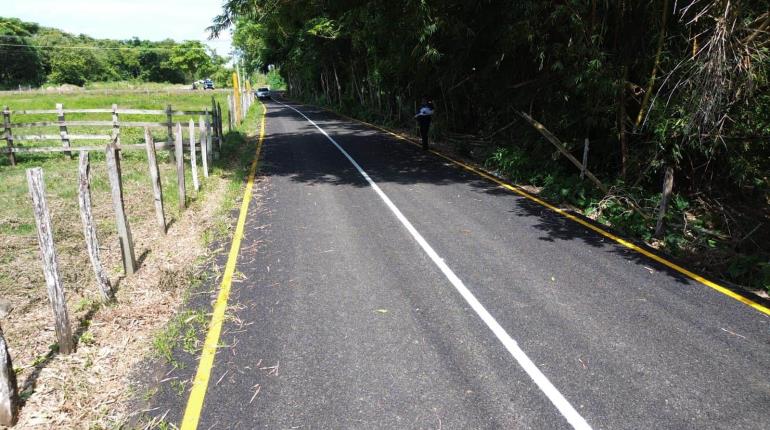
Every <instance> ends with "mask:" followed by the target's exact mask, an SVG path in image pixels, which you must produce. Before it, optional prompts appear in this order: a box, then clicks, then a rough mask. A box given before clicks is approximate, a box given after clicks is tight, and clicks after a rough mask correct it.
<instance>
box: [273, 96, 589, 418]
mask: <svg viewBox="0 0 770 430" xmlns="http://www.w3.org/2000/svg"><path fill="white" fill-rule="evenodd" d="M277 103H279V104H281V105H283V106H286V107H288V108H289V109H292V110H293V111H295V112H297V113H298V114H300V115H301V116H302V117H303V118H305V119H306V120H308V122H310V124H313V125H314V126H315V128H317V129H318V131H320V132H321V134H323V135H324V136H326V138H327V139H329V141H330V142H331V143H332V144H333V145H334V146H336V147H337V149H338V150H339V151H340V152H341V153H342V155H344V156H345V158H347V159H348V161H350V163H351V164H352V165H353V167H355V168H356V170H357V171H358V173H359V174H361V176H363V177H364V179H366V182H368V183H369V186H370V187H371V188H372V189H373V190H374V191H375V192H376V193H377V195H378V196H380V199H382V201H383V202H385V205H386V206H387V207H388V208H389V209H390V211H391V212H393V214H394V215H395V216H396V218H398V220H399V221H401V224H403V226H404V227H406V229H407V231H409V233H410V234H411V235H412V237H413V238H414V240H415V241H417V243H418V244H419V245H420V247H422V249H423V251H425V253H426V254H428V256H429V257H430V259H431V260H432V261H433V263H434V264H436V266H437V267H438V268H439V269H440V270H441V272H442V273H443V274H444V276H446V278H447V279H448V280H449V282H450V283H451V284H452V285H453V286H454V287H455V289H456V290H457V292H459V293H460V295H461V296H462V297H463V298H464V299H465V301H466V302H468V304H469V305H470V307H471V308H472V309H473V310H474V311H475V312H476V314H478V316H479V317H480V318H481V320H482V321H484V323H485V324H486V325H487V327H489V329H490V330H492V333H494V335H495V336H496V337H497V339H498V340H500V342H501V343H502V344H503V346H505V348H506V349H507V350H508V352H509V353H510V354H511V356H513V358H514V359H515V360H516V361H517V362H518V363H519V365H520V366H521V367H522V369H524V371H525V372H527V374H528V375H529V377H530V378H532V380H533V381H534V382H535V384H536V385H537V386H538V387H539V388H540V390H541V391H542V392H543V393H544V394H545V395H546V397H548V400H550V401H551V403H553V405H554V406H556V409H558V410H559V412H560V413H561V414H562V416H564V418H566V420H567V422H569V423H570V424H571V425H572V427H573V428H575V429H581V430H583V429H585V430H590V429H591V426H590V425H588V423H587V422H586V420H585V419H584V418H583V417H582V416H581V415H580V414H579V413H578V412H577V410H575V408H574V407H573V406H572V405H571V404H570V403H569V401H568V400H567V399H566V398H565V397H564V396H563V395H562V394H561V393H560V392H559V390H557V389H556V387H555V386H554V385H553V384H552V383H551V381H549V380H548V378H547V377H546V376H545V375H544V374H543V372H541V371H540V369H538V368H537V366H536V365H535V363H533V362H532V360H531V359H530V358H529V357H528V356H527V354H526V353H524V351H523V350H522V349H521V348H520V347H519V344H518V343H517V342H516V341H515V340H514V339H513V338H512V337H511V336H510V335H509V334H508V333H507V332H506V331H505V329H503V327H502V326H501V325H500V324H499V323H498V322H497V320H495V318H494V317H493V316H492V314H490V313H489V311H487V309H486V308H485V307H484V305H482V304H481V302H479V301H478V299H477V298H476V296H474V295H473V293H471V292H470V290H468V288H467V287H466V286H465V284H463V281H461V280H460V278H458V277H457V275H455V273H454V272H453V271H452V269H450V268H449V266H447V264H446V263H445V262H444V260H443V259H442V258H441V257H439V255H438V254H437V253H436V251H435V250H434V249H433V247H431V246H430V245H429V244H428V242H426V241H425V238H423V237H422V235H421V234H420V233H419V232H418V231H417V230H416V229H415V228H414V226H413V225H412V223H411V222H409V220H408V219H406V217H405V216H404V214H403V213H401V211H400V210H399V209H398V207H396V205H395V204H393V202H392V201H391V200H390V198H389V197H388V196H387V195H386V194H385V193H384V192H383V191H382V190H381V189H380V187H379V186H377V184H376V183H375V182H374V181H373V180H372V178H370V177H369V175H368V174H367V173H366V172H365V171H364V169H362V168H361V166H360V165H359V164H358V163H357V162H356V160H354V159H353V157H351V156H350V154H348V153H347V151H345V150H344V149H342V147H341V146H340V145H339V144H338V143H337V142H336V141H335V140H334V139H332V137H331V136H329V135H328V134H327V133H326V131H324V130H323V129H322V128H321V127H319V126H318V124H316V123H315V122H313V120H311V119H310V118H308V117H307V116H305V114H303V113H302V112H300V111H299V110H297V109H295V108H294V107H292V106H289V105H286V104H283V103H281V102H277Z"/></svg>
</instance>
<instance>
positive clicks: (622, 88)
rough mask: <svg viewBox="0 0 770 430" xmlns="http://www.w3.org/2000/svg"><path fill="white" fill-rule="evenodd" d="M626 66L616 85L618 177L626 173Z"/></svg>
mask: <svg viewBox="0 0 770 430" xmlns="http://www.w3.org/2000/svg"><path fill="white" fill-rule="evenodd" d="M627 81H628V67H626V66H622V78H621V81H620V85H619V86H618V87H619V88H618V140H619V141H620V177H621V178H623V180H625V179H626V174H627V173H628V139H627V137H628V136H627V135H626V82H627Z"/></svg>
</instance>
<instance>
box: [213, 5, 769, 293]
mask: <svg viewBox="0 0 770 430" xmlns="http://www.w3.org/2000/svg"><path fill="white" fill-rule="evenodd" d="M769 24H770V14H769V13H768V3H767V2H765V1H762V2H760V1H749V0H738V1H735V0H732V1H727V0H697V1H696V0H679V1H671V0H644V1H642V0H626V1H598V0H517V1H510V0H483V1H470V0H449V1H437V0H422V1H414V0H388V1H385V0H371V1H350V0H324V1H320V0H287V1H282V2H274V1H268V0H228V1H226V2H225V4H224V8H223V14H222V15H220V16H218V17H217V18H216V19H215V20H214V24H213V26H212V27H211V30H212V32H213V33H214V34H216V33H218V32H220V31H224V30H225V29H226V28H228V27H231V26H232V27H234V44H235V45H236V47H237V48H239V49H240V50H241V53H242V57H243V59H244V61H245V63H246V65H247V66H248V67H249V69H250V70H262V71H263V72H264V71H266V70H267V68H268V67H269V66H270V65H276V66H278V67H279V68H280V71H281V74H282V75H283V77H284V78H285V80H286V82H287V84H288V90H289V92H290V94H291V95H293V96H294V97H299V98H304V99H307V100H313V101H316V102H319V103H327V104H330V105H334V106H337V108H339V109H342V110H344V111H347V112H350V113H355V114H358V115H361V116H366V117H368V118H370V119H374V120H379V121H381V122H383V123H389V124H394V125H402V126H409V124H410V121H411V115H412V113H413V111H414V107H415V103H416V102H417V101H418V100H419V98H420V97H421V96H422V95H423V94H427V95H430V96H432V97H433V98H434V99H435V104H436V107H437V118H436V121H435V123H436V130H435V133H436V134H437V135H438V136H440V137H442V139H443V140H446V141H450V142H455V145H456V146H457V149H458V150H459V151H460V152H461V153H467V154H471V153H472V152H473V153H474V154H475V155H476V156H480V157H481V158H483V159H486V160H488V165H489V166H490V167H491V168H495V169H498V170H500V171H502V172H504V173H507V174H510V175H512V176H514V177H516V178H518V179H520V180H522V181H528V182H533V183H535V185H539V186H542V187H544V191H545V192H546V193H548V192H549V190H550V191H552V192H551V193H550V194H549V195H550V196H552V197H553V198H558V199H560V200H563V201H565V200H566V201H569V202H570V203H572V204H574V205H576V206H578V207H579V208H581V209H583V210H585V211H586V212H587V213H591V214H593V216H595V217H597V218H598V219H600V220H604V221H605V222H607V223H610V224H612V225H613V226H614V227H616V228H618V229H621V230H623V231H625V232H627V233H628V234H633V235H636V236H637V237H640V238H642V239H645V240H649V241H652V240H653V239H654V238H653V237H652V236H653V230H654V227H655V216H654V215H655V212H656V208H657V206H658V205H659V203H660V200H661V198H660V195H661V193H660V190H661V181H662V177H663V172H664V170H665V169H666V168H667V167H672V168H673V169H674V173H675V174H674V177H675V181H674V184H675V185H674V196H673V197H672V201H671V205H670V210H669V211H668V213H667V214H666V220H667V229H666V232H665V235H664V236H663V237H660V238H659V240H658V243H659V245H660V246H662V247H664V248H666V249H667V250H669V252H672V253H676V254H678V255H680V256H681V257H683V258H688V257H690V258H693V257H694V259H696V260H697V262H699V263H701V264H703V266H704V267H710V268H712V269H716V270H718V271H720V272H721V273H723V274H724V273H727V274H728V275H726V276H729V277H730V278H731V279H733V280H735V281H737V282H740V283H744V284H752V285H763V286H766V287H770V270H768V267H770V263H766V262H767V261H768V255H770V252H768V246H767V243H768V241H770V226H768V224H769V223H768V199H770V191H769V190H770V179H768V172H769V171H770V139H769V138H768V137H767V136H768V134H770V104H769V102H770V94H769V93H768V88H769V86H768V85H769V83H768V72H770V63H769V62H768V56H767V55H768V49H769V48H770V33H768V32H767V29H768V28H770V27H769ZM519 111H524V112H527V113H529V114H530V115H532V116H533V117H534V118H535V119H536V120H538V121H540V122H541V123H543V124H544V125H545V126H546V127H547V128H548V129H549V130H551V131H552V132H553V133H554V134H555V135H556V136H558V137H559V138H560V139H561V140H562V141H564V142H565V144H566V145H567V147H568V149H569V150H570V151H572V152H573V155H575V156H577V157H578V158H581V155H582V147H583V142H584V140H585V139H586V138H588V139H590V142H591V151H590V158H589V163H588V167H589V169H591V170H592V171H594V173H596V175H597V176H598V177H599V178H601V179H602V180H603V182H605V183H606V184H607V185H609V186H610V190H611V192H610V194H609V195H604V193H599V192H598V191H596V190H595V189H594V188H593V187H591V186H590V185H586V184H584V183H583V182H581V181H580V180H579V179H578V178H577V171H576V169H575V168H574V166H572V165H570V164H569V163H568V162H566V161H565V160H564V159H563V157H555V156H554V148H553V146H551V144H550V143H548V142H547V141H546V140H544V139H542V137H541V136H540V135H539V134H538V133H537V132H536V131H535V130H534V129H533V128H532V127H531V126H530V125H529V124H528V123H527V122H525V121H522V120H521V119H519V118H518V117H517V112H519ZM479 147H481V150H479V149H478V148H479ZM471 149H473V151H471ZM629 208H636V209H634V210H631V209H629ZM642 214H645V215H642ZM747 259H748V260H747ZM749 260H750V263H746V261H749Z"/></svg>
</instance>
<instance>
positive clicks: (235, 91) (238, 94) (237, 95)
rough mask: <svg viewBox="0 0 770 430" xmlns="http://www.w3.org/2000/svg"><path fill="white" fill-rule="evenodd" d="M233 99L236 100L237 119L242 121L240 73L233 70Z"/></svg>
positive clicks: (239, 121)
mask: <svg viewBox="0 0 770 430" xmlns="http://www.w3.org/2000/svg"><path fill="white" fill-rule="evenodd" d="M233 99H234V100H233V101H234V102H235V120H236V121H238V124H240V123H241V120H242V117H241V89H240V87H239V86H238V74H237V73H235V72H233Z"/></svg>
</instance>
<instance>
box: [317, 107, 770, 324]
mask: <svg viewBox="0 0 770 430" xmlns="http://www.w3.org/2000/svg"><path fill="white" fill-rule="evenodd" d="M321 109H324V108H321ZM324 110H326V111H327V112H330V113H332V114H334V115H337V116H341V117H343V118H346V119H348V120H351V121H355V122H358V123H361V124H364V125H366V126H369V127H372V128H375V129H377V130H380V131H382V132H384V133H387V134H389V135H391V136H393V137H395V138H397V139H399V140H403V141H406V142H409V143H411V144H413V145H416V146H420V145H421V144H420V143H418V142H415V141H414V140H412V139H410V138H408V137H406V136H403V135H401V134H398V133H395V132H393V131H390V130H388V129H387V128H383V127H380V126H378V125H374V124H370V123H368V122H366V121H361V120H360V119H355V118H351V117H349V116H346V115H343V114H340V113H337V112H334V111H331V110H329V109H324ZM430 152H431V153H433V154H435V155H438V156H439V157H441V158H443V159H445V160H448V161H450V162H452V163H454V164H456V165H458V166H460V167H462V168H463V169H465V170H468V171H469V172H472V173H475V174H477V175H479V176H481V177H483V178H485V179H487V180H489V181H492V182H494V183H496V184H497V185H499V186H500V187H502V188H505V189H506V190H509V191H513V192H514V193H516V194H518V195H520V196H521V197H524V198H526V199H528V200H531V201H533V202H535V203H537V204H539V205H541V206H544V207H545V208H547V209H549V210H551V211H553V212H556V213H557V214H559V215H562V216H563V217H565V218H567V219H569V220H571V221H574V222H576V223H578V224H580V225H582V226H583V227H585V228H587V229H589V230H593V231H594V232H596V233H599V234H600V235H602V236H604V237H606V238H608V239H610V240H612V241H613V242H615V243H618V244H620V245H622V246H624V247H626V248H628V249H631V250H633V251H636V252H638V253H640V254H642V255H644V256H645V257H647V258H650V259H652V260H654V261H657V262H658V263H660V264H662V265H664V266H666V267H668V268H669V269H672V270H674V271H676V272H679V273H681V274H683V275H685V276H687V277H688V278H690V279H692V280H694V281H696V282H698V283H700V284H703V285H705V286H707V287H709V288H711V289H713V290H715V291H717V292H719V293H722V294H724V295H725V296H727V297H730V298H732V299H734V300H737V301H739V302H741V303H743V304H744V305H747V306H750V307H751V308H753V309H755V310H757V311H759V312H761V313H763V314H765V315H768V316H770V308H768V307H767V306H763V305H761V304H759V303H757V302H755V301H754V300H751V299H750V298H748V297H745V296H742V295H740V294H738V293H736V292H735V291H732V290H730V289H729V288H727V287H724V286H722V285H719V284H717V283H716V282H714V281H711V280H709V279H706V278H704V277H703V276H700V275H698V274H697V273H693V272H691V271H689V270H687V269H685V268H684V267H682V266H680V265H678V264H676V263H674V262H672V261H669V260H667V259H666V258H664V257H661V256H660V255H657V254H655V253H653V252H650V251H648V250H646V249H644V248H642V247H640V246H637V245H635V244H634V243H632V242H629V241H627V240H625V239H623V238H621V237H619V236H616V235H614V234H612V233H610V232H608V231H607V230H604V229H603V228H601V227H598V226H596V225H594V224H592V223H590V222H588V221H585V220H584V219H581V218H580V217H576V216H575V215H572V214H571V213H569V212H568V211H565V210H563V209H559V208H557V207H555V206H553V205H551V204H550V203H547V202H545V201H543V200H541V199H539V198H537V197H535V196H533V195H532V194H530V193H528V192H526V191H524V190H522V189H520V188H519V187H516V186H515V185H511V184H509V183H507V182H505V181H503V180H501V179H500V178H497V177H496V176H494V175H492V174H490V173H489V172H485V171H484V170H482V169H479V168H477V167H474V166H471V165H469V164H466V163H464V162H462V161H460V160H456V159H454V158H452V157H450V156H448V155H445V154H442V153H440V152H438V151H435V150H430Z"/></svg>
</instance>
